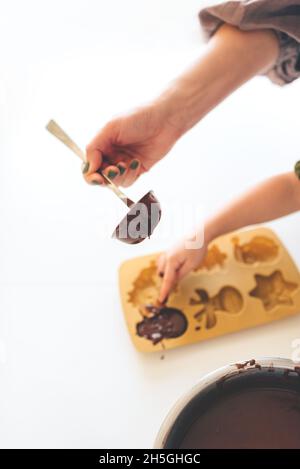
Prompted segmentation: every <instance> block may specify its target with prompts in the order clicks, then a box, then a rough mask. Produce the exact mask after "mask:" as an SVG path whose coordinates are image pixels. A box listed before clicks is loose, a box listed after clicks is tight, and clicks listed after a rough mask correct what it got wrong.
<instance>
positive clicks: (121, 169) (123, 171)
mask: <svg viewBox="0 0 300 469" xmlns="http://www.w3.org/2000/svg"><path fill="white" fill-rule="evenodd" d="M117 167H118V168H119V171H120V174H121V176H122V174H124V173H125V171H126V168H124V166H121V165H120V164H117Z"/></svg>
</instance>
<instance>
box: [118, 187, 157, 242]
mask: <svg viewBox="0 0 300 469" xmlns="http://www.w3.org/2000/svg"><path fill="white" fill-rule="evenodd" d="M160 218H161V207H160V203H159V202H158V200H157V198H156V197H155V195H154V193H153V192H152V191H149V192H147V194H146V195H144V197H142V198H141V200H139V201H138V202H137V203H136V204H135V203H133V205H131V207H130V210H129V212H128V213H127V215H126V217H124V218H123V220H122V221H121V222H120V224H119V225H118V226H117V228H116V229H115V231H114V233H113V235H112V237H113V238H117V239H118V240H120V241H123V243H127V244H138V243H140V242H142V241H143V240H144V239H146V238H149V237H150V236H151V235H152V233H153V231H154V229H155V228H156V226H157V225H158V223H159V220H160Z"/></svg>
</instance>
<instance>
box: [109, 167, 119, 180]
mask: <svg viewBox="0 0 300 469" xmlns="http://www.w3.org/2000/svg"><path fill="white" fill-rule="evenodd" d="M117 174H118V173H116V171H114V170H113V169H111V170H110V171H108V175H107V177H109V179H114V178H115V177H116V175H117Z"/></svg>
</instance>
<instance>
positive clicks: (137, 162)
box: [130, 160, 140, 169]
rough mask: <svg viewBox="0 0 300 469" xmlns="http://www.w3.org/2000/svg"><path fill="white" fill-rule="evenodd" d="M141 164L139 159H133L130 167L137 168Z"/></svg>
mask: <svg viewBox="0 0 300 469" xmlns="http://www.w3.org/2000/svg"><path fill="white" fill-rule="evenodd" d="M139 164H140V163H139V161H138V160H132V162H131V163H130V169H136V168H137V167H138V165H139Z"/></svg>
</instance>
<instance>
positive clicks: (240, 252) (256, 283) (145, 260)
mask: <svg viewBox="0 0 300 469" xmlns="http://www.w3.org/2000/svg"><path fill="white" fill-rule="evenodd" d="M158 254H159V253H156V254H152V255H149V256H144V257H138V258H135V259H130V260H128V261H126V262H124V263H123V264H122V265H121V267H120V271H119V280H120V294H121V301H122V306H123V311H124V315H125V319H126V323H127V326H128V329H129V333H130V335H131V338H132V340H133V342H134V344H135V346H136V347H137V349H138V350H140V351H142V352H152V351H161V349H162V348H163V349H170V348H174V347H179V346H181V345H186V344H190V343H193V342H198V341H201V340H206V339H210V338H213V337H217V336H220V335H223V334H228V333H230V332H236V331H239V330H242V329H246V328H250V327H254V326H259V325H261V324H266V323H269V322H271V321H275V320H278V319H281V318H284V317H286V316H290V315H293V314H296V313H298V312H299V311H300V274H299V271H298V269H297V267H296V266H295V264H294V262H293V260H292V259H291V257H290V255H289V254H288V252H287V251H286V249H285V247H284V246H283V244H282V243H281V241H280V240H279V239H278V237H277V236H276V235H275V234H274V233H273V231H271V230H270V229H267V228H257V229H254V230H248V231H240V232H235V233H231V234H228V235H226V236H222V237H220V238H218V239H217V240H215V241H214V242H213V243H212V244H211V246H209V249H208V253H207V256H206V258H205V259H204V261H203V262H202V264H201V265H200V266H199V267H198V268H197V269H196V270H195V271H194V272H192V273H191V274H190V275H188V276H187V277H186V278H184V279H183V280H182V281H181V282H180V283H179V284H178V285H177V287H176V288H175V290H174V291H173V292H172V293H171V294H170V296H169V298H168V301H167V304H166V307H164V308H157V307H156V304H157V296H158V292H159V288H160V285H161V278H160V277H159V276H158V275H157V271H156V258H157V256H158Z"/></svg>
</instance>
